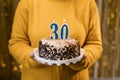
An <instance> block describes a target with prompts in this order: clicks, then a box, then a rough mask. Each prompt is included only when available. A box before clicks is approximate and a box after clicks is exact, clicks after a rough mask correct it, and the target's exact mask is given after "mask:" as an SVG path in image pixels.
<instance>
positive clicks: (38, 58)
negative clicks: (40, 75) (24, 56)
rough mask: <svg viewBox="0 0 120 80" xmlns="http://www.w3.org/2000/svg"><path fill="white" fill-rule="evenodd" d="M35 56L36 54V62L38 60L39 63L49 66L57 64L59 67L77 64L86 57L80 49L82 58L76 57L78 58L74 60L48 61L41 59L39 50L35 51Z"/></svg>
mask: <svg viewBox="0 0 120 80" xmlns="http://www.w3.org/2000/svg"><path fill="white" fill-rule="evenodd" d="M34 54H35V58H34V59H35V60H37V61H38V62H39V63H43V64H44V63H47V64H48V65H53V64H56V65H57V66H60V65H62V64H66V65H69V64H70V63H73V64H75V63H76V62H78V61H81V60H82V58H83V55H84V49H82V48H81V49H80V56H78V57H76V58H72V59H68V60H48V59H44V58H41V57H39V51H38V48H35V49H34Z"/></svg>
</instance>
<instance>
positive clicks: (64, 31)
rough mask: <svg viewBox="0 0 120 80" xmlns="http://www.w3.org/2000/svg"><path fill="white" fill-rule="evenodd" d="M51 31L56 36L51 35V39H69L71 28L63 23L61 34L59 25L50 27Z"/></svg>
mask: <svg viewBox="0 0 120 80" xmlns="http://www.w3.org/2000/svg"><path fill="white" fill-rule="evenodd" d="M50 29H52V30H53V31H52V33H53V34H54V35H51V36H50V38H51V39H59V38H60V39H68V37H69V28H68V25H67V24H66V23H63V24H62V25H61V27H60V34H58V24H57V23H55V22H54V23H52V24H51V25H50Z"/></svg>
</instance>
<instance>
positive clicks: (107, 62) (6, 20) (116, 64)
mask: <svg viewBox="0 0 120 80" xmlns="http://www.w3.org/2000/svg"><path fill="white" fill-rule="evenodd" d="M96 3H97V6H98V9H99V15H100V21H101V30H102V39H103V48H104V51H103V55H102V57H101V59H100V60H99V61H97V62H96V63H95V64H94V65H93V66H92V67H91V68H90V69H89V70H90V73H89V74H90V78H91V80H120V0H96ZM17 4H18V0H0V80H20V78H21V69H22V66H21V65H19V64H18V63H17V62H16V61H15V60H14V59H13V57H12V56H11V55H10V54H9V51H8V40H9V38H10V33H11V28H12V22H13V17H14V12H15V9H16V6H17Z"/></svg>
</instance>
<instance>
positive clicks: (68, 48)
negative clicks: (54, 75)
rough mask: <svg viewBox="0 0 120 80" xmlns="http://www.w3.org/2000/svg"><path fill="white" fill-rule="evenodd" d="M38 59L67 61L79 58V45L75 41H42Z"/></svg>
mask: <svg viewBox="0 0 120 80" xmlns="http://www.w3.org/2000/svg"><path fill="white" fill-rule="evenodd" d="M38 49H39V57H41V58H44V59H49V60H68V59H72V58H75V57H78V56H80V45H79V42H78V41H77V40H75V39H67V40H64V39H62V40H61V39H57V40H56V39H42V40H40V42H39V48H38Z"/></svg>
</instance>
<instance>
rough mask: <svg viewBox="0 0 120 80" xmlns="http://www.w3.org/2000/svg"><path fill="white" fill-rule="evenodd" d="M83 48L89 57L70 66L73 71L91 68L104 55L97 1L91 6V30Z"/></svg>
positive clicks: (93, 1) (93, 0)
mask: <svg viewBox="0 0 120 80" xmlns="http://www.w3.org/2000/svg"><path fill="white" fill-rule="evenodd" d="M83 48H84V50H85V54H87V57H86V58H85V59H84V60H83V61H81V62H78V63H77V64H70V65H69V67H70V68H72V69H73V70H76V71H80V70H83V69H85V68H89V67H90V66H91V65H92V64H94V63H95V61H96V60H98V59H99V58H100V56H101V53H102V40H101V29H100V22H99V15H98V9H97V6H96V3H95V0H92V2H91V5H90V18H89V30H88V34H87V38H86V41H85V43H84V46H83Z"/></svg>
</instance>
